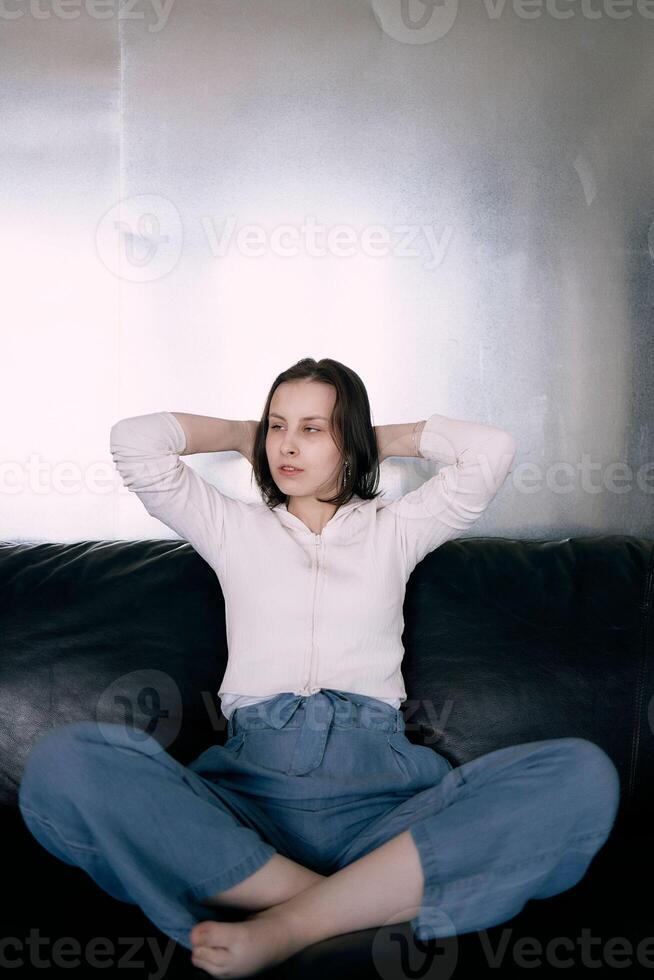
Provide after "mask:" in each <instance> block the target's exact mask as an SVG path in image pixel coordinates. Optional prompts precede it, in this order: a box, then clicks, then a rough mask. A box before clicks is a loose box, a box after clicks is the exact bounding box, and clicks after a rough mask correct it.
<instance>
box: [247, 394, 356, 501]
mask: <svg viewBox="0 0 654 980" xmlns="http://www.w3.org/2000/svg"><path fill="white" fill-rule="evenodd" d="M335 403H336V390H335V388H334V387H333V385H330V384H325V383H323V382H322V381H308V380H302V381H285V382H284V383H283V384H280V385H279V386H278V387H277V388H276V390H275V393H274V395H273V396H272V400H271V402H270V410H269V414H268V432H267V435H266V455H267V457H268V466H269V467H270V472H271V473H272V477H273V479H274V481H275V483H276V484H277V486H278V487H279V489H280V490H281V491H282V493H285V494H287V495H288V496H291V497H306V496H309V497H327V496H330V495H332V494H334V493H335V492H336V491H337V490H338V489H340V485H339V478H340V476H341V471H342V467H343V460H342V457H341V454H340V452H339V450H338V447H337V446H336V443H335V442H334V439H333V438H332V426H331V422H330V420H331V417H332V412H333V409H334V405H335ZM285 463H288V464H289V465H291V466H295V467H298V468H299V469H300V470H302V472H300V473H295V474H289V473H285V472H284V471H283V470H280V466H282V465H283V464H285Z"/></svg>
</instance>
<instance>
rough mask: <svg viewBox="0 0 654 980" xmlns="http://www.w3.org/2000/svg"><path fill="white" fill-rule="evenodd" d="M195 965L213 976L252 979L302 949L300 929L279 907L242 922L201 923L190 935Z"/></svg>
mask: <svg viewBox="0 0 654 980" xmlns="http://www.w3.org/2000/svg"><path fill="white" fill-rule="evenodd" d="M190 938H191V942H192V943H193V951H192V953H191V961H192V963H193V965H194V966H199V967H200V968H201V969H203V970H206V971H207V973H209V974H210V975H211V976H213V977H251V976H254V975H255V974H257V973H260V972H261V971H262V970H264V969H266V968H267V967H269V966H274V965H275V964H276V963H281V962H282V961H283V960H287V959H288V958H289V957H290V956H293V954H294V953H297V952H298V951H299V950H300V949H302V948H303V947H304V946H305V945H306V943H305V942H303V941H302V939H301V934H300V930H299V929H297V928H294V926H293V920H291V919H290V918H289V916H288V915H286V914H284V913H281V912H279V911H276V908H275V906H273V907H272V908H269V909H264V910H263V911H261V912H253V913H252V914H251V915H248V916H247V918H245V919H244V920H243V921H242V922H214V921H207V922H198V924H197V925H196V926H194V927H193V929H192V930H191V933H190Z"/></svg>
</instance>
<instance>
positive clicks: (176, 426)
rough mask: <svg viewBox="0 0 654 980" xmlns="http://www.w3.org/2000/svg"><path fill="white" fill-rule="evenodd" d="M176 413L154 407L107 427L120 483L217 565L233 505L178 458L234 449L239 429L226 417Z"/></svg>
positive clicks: (203, 555)
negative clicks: (109, 430)
mask: <svg viewBox="0 0 654 980" xmlns="http://www.w3.org/2000/svg"><path fill="white" fill-rule="evenodd" d="M179 416H180V417H179V418H178V413H173V412H153V413H151V414H149V415H138V416H134V417H131V418H125V419H121V420H120V421H118V422H116V423H115V424H114V425H113V426H112V428H111V433H110V449H111V454H112V456H113V459H114V463H115V464H116V468H117V469H118V472H119V474H120V476H121V479H122V481H123V483H124V484H125V486H126V487H127V489H128V490H130V491H131V492H132V493H135V494H136V496H137V497H138V498H139V500H140V501H141V503H142V504H143V506H144V507H145V509H146V510H147V512H148V513H149V514H150V515H151V516H152V517H156V518H157V519H158V520H160V521H162V522H163V523H164V524H165V525H166V526H167V527H170V528H171V529H172V530H173V531H175V532H176V533H177V534H179V535H180V537H182V538H185V539H186V540H187V541H188V542H189V543H190V544H191V545H192V546H193V547H194V548H195V550H196V551H197V552H198V553H199V554H200V555H202V557H203V558H204V559H205V560H206V561H208V562H209V564H210V565H211V566H212V567H213V568H214V569H216V568H218V566H219V564H220V561H221V555H222V544H223V538H224V533H225V516H226V513H227V511H228V510H229V507H230V506H237V504H236V502H235V501H232V500H231V499H230V498H229V497H227V496H226V495H224V494H222V493H221V492H220V491H219V490H218V488H217V487H215V486H214V485H213V484H212V483H209V481H208V480H205V479H204V477H202V476H200V474H199V473H197V472H196V471H195V470H194V469H193V468H192V467H191V466H189V465H188V464H187V463H185V462H183V460H182V459H181V458H180V457H181V456H184V455H189V454H190V453H197V452H220V451H221V450H233V451H237V450H238V443H239V439H238V433H239V431H240V430H239V428H238V426H234V425H233V424H232V423H231V422H230V421H229V420H225V419H211V418H209V417H207V416H194V415H187V414H185V413H179ZM189 419H190V420H191V421H190V422H189V421H188V420H189ZM196 419H199V420H200V422H199V423H196V421H195V420H196ZM189 436H190V439H191V442H190V445H189Z"/></svg>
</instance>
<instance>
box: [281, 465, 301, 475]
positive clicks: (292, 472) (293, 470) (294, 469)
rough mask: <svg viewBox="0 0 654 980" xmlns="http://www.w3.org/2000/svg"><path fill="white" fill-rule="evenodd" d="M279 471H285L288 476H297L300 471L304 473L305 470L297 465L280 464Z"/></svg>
mask: <svg viewBox="0 0 654 980" xmlns="http://www.w3.org/2000/svg"><path fill="white" fill-rule="evenodd" d="M279 472H280V473H284V474H285V475H286V476H295V475H296V474H298V473H304V470H300V469H298V468H297V467H296V466H291V467H286V466H280V467H279Z"/></svg>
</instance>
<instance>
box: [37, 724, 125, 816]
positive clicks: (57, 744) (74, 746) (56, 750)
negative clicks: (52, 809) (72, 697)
mask: <svg viewBox="0 0 654 980" xmlns="http://www.w3.org/2000/svg"><path fill="white" fill-rule="evenodd" d="M116 727H119V726H116ZM107 741H110V736H109V737H108V733H107V732H104V731H101V730H100V728H99V726H98V724H97V722H95V721H72V722H67V723H66V724H63V725H57V726H56V727H55V728H51V729H49V730H48V731H47V732H45V733H44V734H43V735H41V736H40V737H39V738H38V739H37V740H36V742H35V743H34V744H33V745H32V747H31V749H30V751H29V752H28V755H27V759H26V760H25V765H24V768H23V775H22V778H21V782H20V786H19V790H18V804H19V806H22V805H23V804H25V805H27V806H34V807H35V808H36V809H37V810H38V809H39V807H41V808H42V807H43V806H44V805H45V802H46V800H47V796H48V793H50V792H51V791H54V792H56V793H57V794H61V793H62V792H65V791H66V790H67V789H68V788H69V787H70V786H72V787H74V786H76V785H79V783H80V778H81V776H82V773H83V770H84V766H85V762H86V760H89V759H90V760H91V764H92V765H95V747H96V746H97V745H98V743H102V742H105V743H106V742H107Z"/></svg>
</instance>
